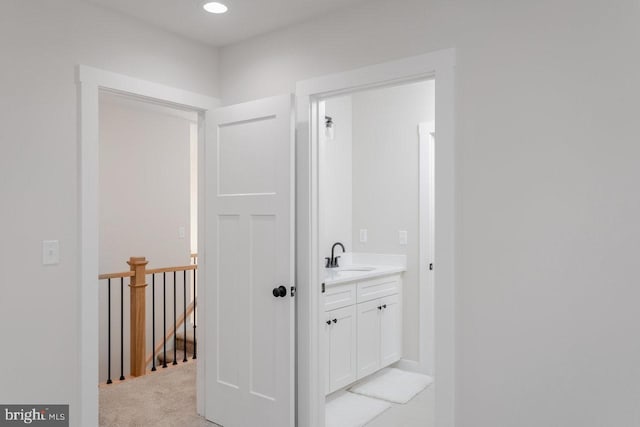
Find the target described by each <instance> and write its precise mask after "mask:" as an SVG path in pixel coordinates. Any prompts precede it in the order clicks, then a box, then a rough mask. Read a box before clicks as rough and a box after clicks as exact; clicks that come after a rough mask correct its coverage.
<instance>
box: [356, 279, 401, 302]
mask: <svg viewBox="0 0 640 427" xmlns="http://www.w3.org/2000/svg"><path fill="white" fill-rule="evenodd" d="M400 284H401V280H400V275H399V274H396V275H392V276H385V277H379V278H376V279H371V280H366V281H363V282H360V283H358V290H357V294H358V295H357V298H358V303H361V302H365V301H371V300H374V299H377V298H381V297H385V296H387V295H393V294H397V293H399V292H400Z"/></svg>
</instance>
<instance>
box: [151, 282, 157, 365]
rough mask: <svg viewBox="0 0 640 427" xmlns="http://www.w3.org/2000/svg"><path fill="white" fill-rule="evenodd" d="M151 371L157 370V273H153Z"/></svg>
mask: <svg viewBox="0 0 640 427" xmlns="http://www.w3.org/2000/svg"><path fill="white" fill-rule="evenodd" d="M151 353H152V355H153V357H152V358H151V363H152V366H151V371H152V372H155V370H156V354H155V353H156V275H155V274H152V275H151Z"/></svg>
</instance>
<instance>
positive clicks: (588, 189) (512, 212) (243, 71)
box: [220, 0, 640, 427]
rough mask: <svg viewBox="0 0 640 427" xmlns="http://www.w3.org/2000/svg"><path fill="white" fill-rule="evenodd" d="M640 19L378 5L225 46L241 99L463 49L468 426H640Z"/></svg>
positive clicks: (461, 233) (460, 276)
mask: <svg viewBox="0 0 640 427" xmlns="http://www.w3.org/2000/svg"><path fill="white" fill-rule="evenodd" d="M639 22H640V3H638V2H637V1H635V0H615V1H610V2H602V1H597V0H587V1H584V0H580V1H578V0H565V1H561V2H558V1H551V0H541V1H535V2H530V1H527V2H525V1H490V2H478V1H475V0H459V1H444V0H442V1H441V0H398V1H395V2H393V7H389V2H388V1H386V0H385V1H383V0H370V1H368V2H362V3H360V4H358V5H356V6H354V7H353V8H351V9H349V10H346V11H341V12H340V13H335V14H332V15H328V16H326V17H325V18H323V19H317V20H314V21H313V22H309V23H306V24H303V25H299V26H297V27H294V28H290V29H288V30H283V31H277V32H274V33H271V34H269V35H267V36H264V37H260V38H257V39H253V40H249V41H246V42H243V43H239V44H236V45H233V46H230V47H227V48H224V49H222V50H221V67H220V72H221V80H220V87H221V90H222V94H223V98H224V101H225V103H233V102H237V101H242V100H249V99H252V98H259V97H263V96H267V95H274V94H277V93H285V92H290V91H292V90H293V88H294V84H295V82H296V81H297V80H301V79H306V78H310V77H313V76H320V75H324V74H327V73H332V72H338V71H342V70H347V69H351V68H354V67H358V66H364V65H368V64H372V63H378V62H382V61H386V60H390V59H395V58H400V57H404V56H408V55H413V54H418V53H423V52H428V51H432V50H437V49H441V48H449V47H455V48H456V49H457V50H456V52H457V67H456V92H457V95H456V128H455V131H456V144H457V145H456V152H457V154H456V162H457V163H456V166H457V171H456V177H457V195H456V199H457V201H458V204H457V209H458V217H457V230H456V231H457V250H458V257H457V259H456V285H457V288H456V308H457V312H456V322H457V323H456V328H457V332H456V335H457V337H456V345H457V347H456V354H457V356H456V369H457V371H456V377H457V386H458V387H457V390H456V396H455V399H456V415H457V426H459V427H485V426H487V427H493V426H518V427H534V426H536V427H537V426H541V425H554V426H563V427H564V426H581V427H601V426H636V425H639V424H640V406H638V404H637V396H639V395H640V363H638V361H640V340H638V339H636V337H637V336H638V335H639V334H640V322H638V301H640V287H639V286H637V284H638V271H637V265H638V259H639V257H640V247H639V244H638V242H640V221H638V218H640V193H639V192H638V191H637V182H640V169H639V168H638V158H640V144H638V141H637V140H638V138H637V135H638V130H639V129H638V120H637V115H638V108H637V107H638V99H640V80H639V79H638V78H637V76H638V75H640V56H638V55H636V54H635V52H637V48H638V40H640V25H638V23H639ZM437 90H438V89H437V82H436V96H437ZM436 120H437V118H436ZM436 155H437V154H436ZM436 268H437V266H436ZM436 369H437V367H436Z"/></svg>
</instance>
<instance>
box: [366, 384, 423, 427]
mask: <svg viewBox="0 0 640 427" xmlns="http://www.w3.org/2000/svg"><path fill="white" fill-rule="evenodd" d="M433 390H434V385H430V386H429V387H427V388H426V389H424V390H423V391H421V392H420V393H418V394H417V395H416V397H414V398H413V399H411V400H410V401H409V402H407V403H406V404H404V405H400V404H396V403H393V404H392V406H391V408H389V409H387V410H386V411H385V412H383V413H382V414H380V416H378V417H377V418H375V419H374V420H373V421H371V422H370V423H368V424H367V427H432V426H433Z"/></svg>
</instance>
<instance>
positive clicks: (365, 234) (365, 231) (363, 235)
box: [360, 228, 367, 243]
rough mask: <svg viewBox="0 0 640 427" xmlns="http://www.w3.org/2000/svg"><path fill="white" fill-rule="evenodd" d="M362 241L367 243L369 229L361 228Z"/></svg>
mask: <svg viewBox="0 0 640 427" xmlns="http://www.w3.org/2000/svg"><path fill="white" fill-rule="evenodd" d="M360 243H367V229H366V228H362V229H360Z"/></svg>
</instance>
